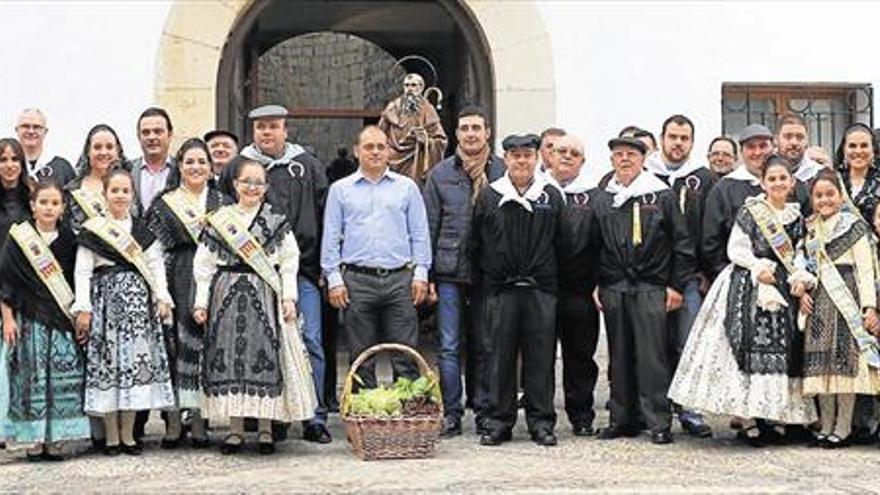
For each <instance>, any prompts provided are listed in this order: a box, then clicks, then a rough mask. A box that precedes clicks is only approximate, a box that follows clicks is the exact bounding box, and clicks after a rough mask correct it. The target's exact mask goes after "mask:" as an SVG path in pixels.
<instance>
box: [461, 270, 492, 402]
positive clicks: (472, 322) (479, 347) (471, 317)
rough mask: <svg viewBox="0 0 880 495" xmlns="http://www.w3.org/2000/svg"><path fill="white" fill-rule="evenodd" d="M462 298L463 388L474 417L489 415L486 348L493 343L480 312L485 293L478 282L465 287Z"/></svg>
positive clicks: (487, 353) (487, 355)
mask: <svg viewBox="0 0 880 495" xmlns="http://www.w3.org/2000/svg"><path fill="white" fill-rule="evenodd" d="M465 294H466V296H465V297H464V298H463V299H464V300H463V301H462V316H461V322H462V326H461V328H462V330H463V332H462V333H463V334H464V337H465V338H464V340H465V368H464V389H465V394H466V395H467V400H466V405H468V406H469V407H470V408H471V409H473V411H474V414H475V415H477V416H487V415H488V414H489V375H490V372H489V371H490V370H489V355H490V353H489V350H490V349H491V347H492V345H491V342H490V340H491V339H490V337H489V328H488V323H487V322H486V321H485V319H484V318H482V317H481V315H482V314H483V305H484V295H483V290H482V288H481V287H479V286H478V285H472V286H470V287H468V289H467V291H466V292H465Z"/></svg>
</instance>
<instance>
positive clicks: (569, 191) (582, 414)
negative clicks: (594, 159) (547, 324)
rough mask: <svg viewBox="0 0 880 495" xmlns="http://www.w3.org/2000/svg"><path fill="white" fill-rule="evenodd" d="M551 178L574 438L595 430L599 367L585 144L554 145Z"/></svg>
mask: <svg viewBox="0 0 880 495" xmlns="http://www.w3.org/2000/svg"><path fill="white" fill-rule="evenodd" d="M553 152H554V154H555V155H556V159H555V162H556V166H555V167H553V177H554V179H556V182H557V183H559V185H560V186H561V187H562V190H563V192H564V193H565V203H566V204H565V208H564V210H563V215H562V221H561V227H560V229H561V232H562V235H561V236H560V240H559V249H558V250H557V252H558V253H559V254H558V255H559V266H560V270H559V294H558V296H557V303H556V334H557V337H558V338H559V340H560V342H561V343H562V388H563V391H564V393H565V412H566V414H567V415H568V420H569V422H570V423H571V427H572V431H573V432H574V434H575V435H576V436H588V435H592V434H593V433H594V429H593V420H594V419H595V417H596V414H595V412H594V411H593V391H594V389H595V388H596V379H597V378H598V376H599V367H598V366H597V365H596V361H595V360H594V359H593V357H594V354H595V353H596V344H597V342H598V340H599V312H598V311H597V310H596V306H595V305H594V304H593V302H592V300H591V295H592V293H593V290H594V289H595V288H596V272H597V271H598V268H599V249H598V247H599V245H598V243H597V242H596V240H597V236H598V235H599V232H598V225H597V224H596V222H597V220H596V216H595V213H594V211H593V205H592V203H591V201H590V198H591V197H592V196H594V194H595V191H594V188H595V187H596V180H595V178H593V177H592V175H591V173H590V170H588V169H587V168H586V167H584V161H585V155H584V145H583V143H581V141H580V140H579V139H578V138H576V137H574V136H572V135H566V136H563V137H561V138H559V140H558V141H557V142H556V145H555V146H554V148H553Z"/></svg>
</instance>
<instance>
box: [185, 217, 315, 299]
mask: <svg viewBox="0 0 880 495" xmlns="http://www.w3.org/2000/svg"><path fill="white" fill-rule="evenodd" d="M233 208H236V209H237V210H238V212H239V213H240V214H241V217H242V220H243V223H244V224H245V225H248V226H250V225H251V224H252V223H253V221H254V218H255V217H256V216H257V213H258V212H259V210H260V209H259V208H254V209H253V210H251V211H245V210H244V209H242V208H240V207H239V206H233ZM299 254H300V251H299V245H298V244H297V243H296V237H294V235H293V232H292V231H291V232H288V233H287V234H285V236H284V239H282V240H281V245H280V246H278V249H276V250H275V251H274V252H273V253H272V254H270V255H268V256H269V263H270V264H272V265H273V266H277V267H278V274H279V275H280V276H281V299H282V300H284V299H292V300H294V301H296V300H297V298H298V297H297V284H296V275H297V272H298V271H299ZM238 263H239V261H238V260H236V262H235V264H238ZM226 265H227V263H224V262H223V261H222V260H221V259H220V257H219V256H218V255H217V253H216V252H212V251H211V250H210V249H208V247H207V246H205V244H203V243H200V244H199V247H198V249H197V250H196V255H195V258H193V276H194V278H195V282H196V297H195V304H194V305H193V307H194V308H202V309H206V308H207V307H208V299H209V298H210V292H211V281H212V280H213V278H214V274H215V273H217V269H218V267H219V266H226Z"/></svg>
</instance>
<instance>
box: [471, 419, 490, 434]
mask: <svg viewBox="0 0 880 495" xmlns="http://www.w3.org/2000/svg"><path fill="white" fill-rule="evenodd" d="M474 429H475V430H476V432H477V435H480V436H482V435H488V434H489V433H491V432H492V430H491V429H490V428H489V418H487V417H486V416H481V415H477V417H476V418H474Z"/></svg>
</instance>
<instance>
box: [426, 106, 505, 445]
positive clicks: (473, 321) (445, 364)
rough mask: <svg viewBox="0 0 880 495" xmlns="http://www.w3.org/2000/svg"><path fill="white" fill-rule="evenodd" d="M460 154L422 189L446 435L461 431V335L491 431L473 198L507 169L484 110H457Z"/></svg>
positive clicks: (478, 410) (477, 406) (482, 418)
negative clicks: (472, 239) (495, 150)
mask: <svg viewBox="0 0 880 495" xmlns="http://www.w3.org/2000/svg"><path fill="white" fill-rule="evenodd" d="M455 135H456V138H457V139H458V148H457V149H456V150H455V154H454V155H453V156H450V157H448V158H446V159H445V160H443V161H441V162H440V163H438V164H437V165H436V166H435V167H434V168H433V169H432V170H431V171H430V172H429V173H428V180H427V182H426V183H425V188H424V191H423V194H424V198H425V206H426V209H427V212H428V227H429V230H430V233H431V251H432V253H433V260H434V265H433V270H432V281H431V286H430V287H431V290H430V292H431V293H434V292H436V293H437V295H438V298H439V300H438V306H437V320H438V321H437V323H438V327H439V331H440V353H439V356H438V359H437V361H438V367H439V369H440V388H441V390H442V391H443V412H444V413H445V415H446V417H445V418H444V425H443V434H444V436H447V437H448V436H453V435H458V434H461V416H462V413H463V411H462V405H461V395H462V393H461V369H460V366H459V359H458V356H459V348H458V346H459V341H460V336H461V335H463V334H464V335H466V340H467V343H468V352H467V357H468V359H467V364H468V368H469V370H468V372H466V374H465V375H466V377H467V379H468V381H470V382H472V383H471V385H472V386H471V389H470V390H469V394H468V396H469V397H470V398H471V402H472V405H473V409H474V414H475V415H476V427H477V431H478V432H479V433H481V434H482V433H485V432H486V421H487V418H486V415H487V409H488V406H487V404H486V402H487V401H488V397H487V392H486V379H485V378H486V376H487V375H488V372H489V369H488V358H487V355H488V349H487V342H486V331H485V329H484V328H482V325H480V321H479V319H478V318H476V315H478V314H479V310H478V308H479V301H480V287H479V284H477V283H475V282H477V281H476V280H473V278H472V272H473V269H472V266H471V258H470V256H469V245H468V243H467V242H466V241H467V239H468V238H469V236H470V232H471V219H472V217H473V204H474V202H475V201H476V198H477V195H478V194H479V193H480V191H481V190H482V189H483V188H485V187H486V186H487V185H489V183H490V182H494V181H496V180H498V179H499V178H501V176H502V175H504V170H505V166H504V160H502V159H501V158H498V157H497V156H495V155H493V154H492V150H491V149H490V147H489V138H490V137H491V129H490V128H489V119H488V117H487V114H486V112H485V111H484V110H482V109H480V108H477V107H465V108H463V109H462V110H461V111H460V112H459V113H458V126H457V127H456V129H455Z"/></svg>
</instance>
